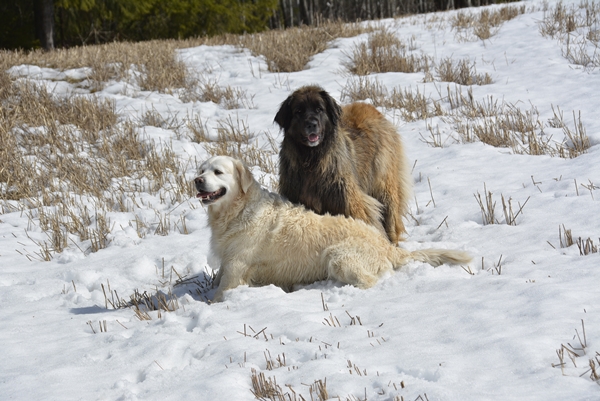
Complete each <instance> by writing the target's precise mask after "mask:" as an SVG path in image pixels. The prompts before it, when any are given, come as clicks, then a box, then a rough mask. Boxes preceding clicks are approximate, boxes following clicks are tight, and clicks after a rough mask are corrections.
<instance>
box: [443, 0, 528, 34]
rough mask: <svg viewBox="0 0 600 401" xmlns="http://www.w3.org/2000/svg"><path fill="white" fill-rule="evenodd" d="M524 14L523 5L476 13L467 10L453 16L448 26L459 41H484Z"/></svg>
mask: <svg viewBox="0 0 600 401" xmlns="http://www.w3.org/2000/svg"><path fill="white" fill-rule="evenodd" d="M525 12H526V7H525V5H522V6H504V7H500V8H484V9H481V10H476V11H474V9H470V8H469V9H465V10H464V11H459V12H458V13H456V14H454V15H453V17H452V18H451V19H450V25H451V26H452V29H454V30H455V31H456V36H457V38H458V39H459V40H464V41H473V40H486V39H489V38H491V37H492V36H494V35H496V34H497V33H498V31H499V30H500V26H501V25H502V24H504V23H505V22H506V21H510V20H511V19H513V18H516V17H517V16H519V15H521V14H524V13H525Z"/></svg>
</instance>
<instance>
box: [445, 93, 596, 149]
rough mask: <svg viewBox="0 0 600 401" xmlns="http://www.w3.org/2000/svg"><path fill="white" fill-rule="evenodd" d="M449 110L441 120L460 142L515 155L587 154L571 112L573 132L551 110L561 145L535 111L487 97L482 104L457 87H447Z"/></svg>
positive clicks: (585, 141) (581, 128)
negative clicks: (477, 142) (506, 151)
mask: <svg viewBox="0 0 600 401" xmlns="http://www.w3.org/2000/svg"><path fill="white" fill-rule="evenodd" d="M445 100H446V101H447V103H448V104H449V106H450V110H448V111H447V112H446V114H445V115H444V117H443V119H444V121H447V122H449V123H450V125H451V126H452V127H453V129H454V130H455V131H456V133H457V134H458V138H457V140H458V141H459V142H475V141H479V142H483V143H486V144H488V145H491V146H495V147H501V148H508V149H510V150H511V151H512V152H513V153H516V154H528V155H548V156H558V157H563V158H574V157H577V156H579V155H581V154H583V153H586V152H587V149H588V148H589V147H590V141H589V138H588V137H587V134H586V131H585V127H584V125H583V122H582V120H581V114H579V115H576V114H575V112H573V119H574V125H573V126H574V128H569V124H567V123H565V122H564V121H563V116H562V112H560V109H559V108H558V107H557V108H556V109H555V108H554V106H552V110H553V112H554V117H553V118H552V119H550V120H549V127H550V128H561V129H562V132H563V134H564V137H563V139H562V140H561V141H557V140H555V139H553V137H552V135H549V134H548V133H546V131H547V130H548V128H549V127H548V126H547V125H546V123H544V122H543V121H542V120H541V118H540V114H539V112H538V110H537V109H536V108H535V107H534V106H532V107H531V109H529V110H525V111H523V110H522V109H520V108H519V107H518V106H516V105H514V104H511V103H507V102H504V101H502V102H499V101H498V100H494V99H493V98H491V97H489V98H486V99H484V100H482V101H477V100H476V99H474V97H473V94H472V91H471V90H467V94H466V95H465V94H464V93H463V91H462V89H460V88H459V87H457V88H456V90H455V91H453V90H451V88H450V86H448V96H447V97H446V98H445Z"/></svg>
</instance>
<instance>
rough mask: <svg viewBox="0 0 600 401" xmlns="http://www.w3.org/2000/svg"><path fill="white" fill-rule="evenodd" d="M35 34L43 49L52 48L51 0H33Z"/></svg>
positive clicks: (52, 18) (52, 14)
mask: <svg viewBox="0 0 600 401" xmlns="http://www.w3.org/2000/svg"><path fill="white" fill-rule="evenodd" d="M33 13H34V20H35V36H36V37H37V38H38V39H39V40H40V43H41V45H42V48H44V49H45V50H52V49H54V3H53V1H52V0H34V1H33Z"/></svg>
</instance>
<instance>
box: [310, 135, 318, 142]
mask: <svg viewBox="0 0 600 401" xmlns="http://www.w3.org/2000/svg"><path fill="white" fill-rule="evenodd" d="M318 140H319V135H317V134H310V135H309V136H308V141H309V142H316V141H318Z"/></svg>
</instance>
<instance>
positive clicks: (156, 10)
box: [0, 0, 505, 49]
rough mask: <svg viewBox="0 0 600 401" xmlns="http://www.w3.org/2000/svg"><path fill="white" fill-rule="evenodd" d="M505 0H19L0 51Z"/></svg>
mask: <svg viewBox="0 0 600 401" xmlns="http://www.w3.org/2000/svg"><path fill="white" fill-rule="evenodd" d="M496 2H505V1H503V0H501V1H498V0H168V1H165V0H13V1H2V2H0V48H3V49H35V48H40V47H41V48H44V49H53V48H55V47H72V46H81V45H89V44H101V43H107V42H113V41H141V40H152V39H186V38H190V37H197V36H213V35H218V34H225V33H231V34H244V33H254V32H260V31H264V30H267V29H281V28H288V27H291V26H301V25H318V24H320V23H321V22H323V21H331V20H338V21H345V22H354V21H361V20H371V19H378V18H390V17H397V16H399V15H406V14H416V13H424V12H430V11H437V10H447V9H453V8H462V7H469V6H480V5H487V4H491V3H496Z"/></svg>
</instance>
